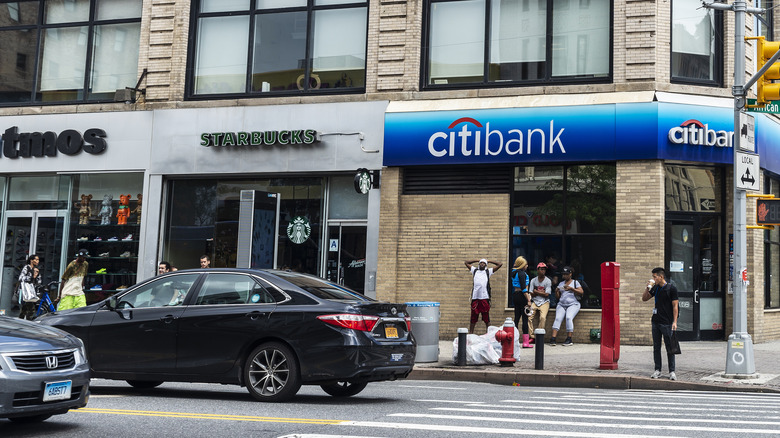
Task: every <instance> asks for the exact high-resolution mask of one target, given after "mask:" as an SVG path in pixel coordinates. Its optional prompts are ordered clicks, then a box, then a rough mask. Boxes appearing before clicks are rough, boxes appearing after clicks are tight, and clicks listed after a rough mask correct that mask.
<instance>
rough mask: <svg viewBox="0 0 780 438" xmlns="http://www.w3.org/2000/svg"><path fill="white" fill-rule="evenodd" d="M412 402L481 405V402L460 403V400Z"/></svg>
mask: <svg viewBox="0 0 780 438" xmlns="http://www.w3.org/2000/svg"><path fill="white" fill-rule="evenodd" d="M412 401H416V402H423V403H456V404H459V405H470V404H480V403H482V402H475V401H462V400H412Z"/></svg>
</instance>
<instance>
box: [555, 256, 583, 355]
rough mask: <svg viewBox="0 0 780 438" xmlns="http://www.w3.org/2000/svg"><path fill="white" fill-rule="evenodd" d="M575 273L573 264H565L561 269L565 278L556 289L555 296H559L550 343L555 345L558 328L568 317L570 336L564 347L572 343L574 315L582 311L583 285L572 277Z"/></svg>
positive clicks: (567, 329)
mask: <svg viewBox="0 0 780 438" xmlns="http://www.w3.org/2000/svg"><path fill="white" fill-rule="evenodd" d="M573 274H574V272H573V270H572V269H571V266H564V267H563V269H561V276H563V280H561V282H560V283H558V288H557V289H555V296H557V297H558V305H557V306H556V307H555V322H553V326H552V337H551V338H550V345H555V337H556V336H558V329H560V328H561V323H562V322H563V319H564V318H565V319H566V332H567V334H568V336H567V337H566V341H565V342H564V343H563V346H564V347H568V346H569V345H572V344H573V342H572V340H571V336H572V335H573V334H574V317H575V316H577V314H578V313H579V312H580V299H581V298H582V294H583V291H582V285H581V284H580V282H579V281H577V280H575V279H574V278H572V275H573Z"/></svg>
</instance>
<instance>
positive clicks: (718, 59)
mask: <svg viewBox="0 0 780 438" xmlns="http://www.w3.org/2000/svg"><path fill="white" fill-rule="evenodd" d="M722 29H723V25H722V14H721V12H719V11H715V10H713V9H707V8H702V7H701V2H699V1H698V0H674V1H673V2H672V80H673V81H676V82H687V83H697V84H706V85H714V86H720V85H721V77H722V64H723V62H722V55H723V37H722V35H723V30H722Z"/></svg>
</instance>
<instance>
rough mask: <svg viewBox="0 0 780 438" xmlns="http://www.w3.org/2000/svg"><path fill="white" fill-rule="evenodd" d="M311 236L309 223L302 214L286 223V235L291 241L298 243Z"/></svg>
mask: <svg viewBox="0 0 780 438" xmlns="http://www.w3.org/2000/svg"><path fill="white" fill-rule="evenodd" d="M309 236H311V225H310V224H309V219H307V218H305V217H303V216H295V217H294V218H293V220H291V221H290V223H289V224H288V225H287V237H289V238H290V240H292V242H293V243H296V244H298V245H300V244H301V243H303V242H305V241H306V240H307V239H308V238H309Z"/></svg>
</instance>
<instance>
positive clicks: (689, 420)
mask: <svg viewBox="0 0 780 438" xmlns="http://www.w3.org/2000/svg"><path fill="white" fill-rule="evenodd" d="M431 410H432V411H454V412H475V413H483V414H506V413H507V410H506V408H504V409H466V408H431ZM566 417H567V418H584V419H587V420H596V419H598V420H628V421H648V422H662V423H674V422H676V421H682V422H686V423H725V424H734V423H735V422H737V420H736V418H732V419H730V420H715V419H712V418H689V417H685V418H677V417H669V416H654V417H637V416H635V415H600V414H599V413H592V414H574V413H571V414H570V413H567V414H566ZM561 424H571V422H562V423H561ZM739 424H741V425H751V424H755V425H763V426H777V427H778V428H780V422H778V421H741V420H739ZM671 427H674V426H671ZM775 431H777V429H776V430H775Z"/></svg>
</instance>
